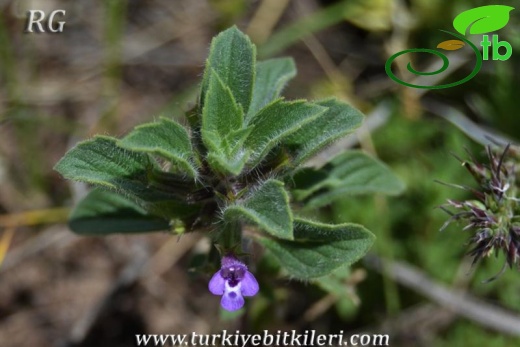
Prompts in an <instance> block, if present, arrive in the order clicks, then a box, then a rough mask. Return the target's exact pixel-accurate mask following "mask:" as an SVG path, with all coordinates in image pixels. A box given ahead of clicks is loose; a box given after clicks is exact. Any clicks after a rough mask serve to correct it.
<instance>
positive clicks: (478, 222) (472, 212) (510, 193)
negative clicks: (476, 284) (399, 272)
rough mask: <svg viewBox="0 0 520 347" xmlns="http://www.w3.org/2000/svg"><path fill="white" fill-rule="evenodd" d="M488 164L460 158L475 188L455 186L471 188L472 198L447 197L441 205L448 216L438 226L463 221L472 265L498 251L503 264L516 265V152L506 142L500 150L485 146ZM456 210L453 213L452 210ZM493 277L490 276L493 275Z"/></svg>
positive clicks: (519, 231)
mask: <svg viewBox="0 0 520 347" xmlns="http://www.w3.org/2000/svg"><path fill="white" fill-rule="evenodd" d="M487 154H488V160H489V163H487V164H482V163H478V162H477V161H476V160H475V159H474V158H472V159H471V160H470V161H462V165H463V166H464V167H466V169H467V170H468V171H469V172H470V174H471V175H472V176H473V177H474V179H475V180H476V181H477V183H478V185H479V187H478V188H476V189H474V188H469V187H466V186H457V187H459V188H463V189H466V190H469V191H471V192H472V193H473V194H474V196H475V199H473V200H467V201H454V200H448V202H447V204H445V205H444V206H441V208H442V209H443V210H444V211H446V212H447V213H449V214H450V215H451V218H450V219H449V220H448V221H447V222H446V223H445V224H444V226H443V227H442V228H441V230H442V229H444V228H445V227H446V226H447V225H448V224H449V223H451V222H452V221H455V220H463V221H465V222H466V223H467V224H466V226H465V227H464V229H463V230H471V231H473V232H474V235H473V236H472V237H471V238H470V239H469V243H470V244H472V248H471V250H470V251H469V252H468V254H469V255H471V256H472V257H473V264H475V263H476V262H477V261H479V260H480V259H481V258H483V257H487V256H489V255H491V254H493V253H494V254H495V255H498V254H499V253H500V252H503V254H504V255H505V256H506V263H505V264H504V268H503V270H504V269H505V266H506V265H508V266H509V267H510V268H512V267H513V266H518V267H520V261H519V259H520V199H519V197H518V181H517V172H516V166H517V165H519V162H520V160H519V159H520V156H519V155H518V154H519V152H518V151H517V150H516V149H514V148H511V147H510V146H509V145H508V146H506V148H505V149H504V150H503V151H502V152H501V153H498V154H497V153H496V152H494V151H493V150H492V149H491V148H490V147H488V148H487ZM454 209H455V210H457V212H453V210H454ZM493 279H494V278H493Z"/></svg>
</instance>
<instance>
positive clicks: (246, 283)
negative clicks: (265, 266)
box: [240, 271, 259, 296]
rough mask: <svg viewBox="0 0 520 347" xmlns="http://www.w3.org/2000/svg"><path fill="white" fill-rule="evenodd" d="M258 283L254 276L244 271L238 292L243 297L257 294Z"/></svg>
mask: <svg viewBox="0 0 520 347" xmlns="http://www.w3.org/2000/svg"><path fill="white" fill-rule="evenodd" d="M258 289H259V287H258V282H257V281H256V278H255V276H253V274H252V273H251V272H249V271H246V274H245V275H244V278H243V279H242V281H240V290H241V292H242V295H244V296H253V295H256V293H258Z"/></svg>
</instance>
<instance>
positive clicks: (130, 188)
mask: <svg viewBox="0 0 520 347" xmlns="http://www.w3.org/2000/svg"><path fill="white" fill-rule="evenodd" d="M116 143H117V140H116V139H114V138H111V137H106V136H95V137H94V138H92V139H90V140H87V141H83V142H80V143H79V144H78V145H76V147H74V148H72V149H71V150H70V151H68V152H67V153H66V154H65V156H64V157H63V158H62V159H61V160H60V161H59V162H58V164H56V166H55V170H56V171H58V172H59V173H61V174H62V175H63V176H64V177H65V178H68V179H73V180H76V181H80V182H87V183H90V184H95V185H99V186H102V187H105V188H108V189H112V190H115V191H117V192H118V193H121V194H123V195H125V196H127V197H129V198H130V199H132V200H135V201H136V202H138V203H139V204H140V205H141V206H142V207H143V208H145V209H146V210H147V211H150V212H152V213H154V214H158V215H161V216H164V217H165V218H181V217H185V216H188V215H191V214H193V213H194V212H195V211H196V210H197V208H199V207H198V206H195V205H193V206H188V205H187V203H186V201H185V200H184V196H185V194H184V193H185V192H186V190H187V189H188V190H189V188H191V187H192V186H193V182H183V184H182V185H180V188H179V189H181V190H182V191H181V192H177V191H175V190H173V191H172V190H171V189H172V188H175V187H174V186H173V185H171V184H170V186H171V188H170V190H164V189H161V188H160V187H157V186H156V178H155V176H157V175H158V174H160V172H158V170H156V168H154V164H153V163H152V161H151V160H150V158H149V156H148V154H146V153H139V152H133V151H129V150H127V149H124V148H121V147H119V146H117V144H116ZM156 171H157V173H156ZM164 174H165V175H167V174H166V173H164ZM170 183H171V182H170ZM157 184H159V182H157Z"/></svg>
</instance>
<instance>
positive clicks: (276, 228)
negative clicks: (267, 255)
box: [224, 179, 293, 240]
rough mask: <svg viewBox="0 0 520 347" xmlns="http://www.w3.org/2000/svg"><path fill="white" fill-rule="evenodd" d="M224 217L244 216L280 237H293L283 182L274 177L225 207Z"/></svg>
mask: <svg viewBox="0 0 520 347" xmlns="http://www.w3.org/2000/svg"><path fill="white" fill-rule="evenodd" d="M224 218H225V219H226V220H227V221H228V222H231V221H232V220H233V219H236V218H245V219H247V220H249V221H251V222H253V223H254V224H256V225H258V226H259V227H260V228H262V229H263V230H265V231H266V232H268V233H269V234H271V235H273V236H276V237H278V238H280V239H287V240H292V238H293V228H292V212H291V208H290V206H289V196H288V195H287V192H286V191H285V189H284V184H283V183H282V182H280V181H277V180H274V179H270V180H268V181H266V182H265V183H264V184H263V185H262V186H260V188H258V189H257V190H254V191H253V192H252V193H251V194H250V195H249V196H247V197H246V198H245V199H244V200H243V201H239V202H238V203H237V204H234V205H230V206H229V207H227V208H226V210H225V211H224Z"/></svg>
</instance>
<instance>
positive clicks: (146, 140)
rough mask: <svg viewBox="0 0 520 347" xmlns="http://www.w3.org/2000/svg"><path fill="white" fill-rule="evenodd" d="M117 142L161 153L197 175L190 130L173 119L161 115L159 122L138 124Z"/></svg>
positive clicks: (120, 144)
mask: <svg viewBox="0 0 520 347" xmlns="http://www.w3.org/2000/svg"><path fill="white" fill-rule="evenodd" d="M117 144H118V146H120V147H123V148H126V149H128V150H131V151H135V152H145V153H152V154H156V155H159V156H161V157H163V158H165V159H168V160H169V161H171V163H172V164H175V165H178V166H179V168H181V170H182V171H183V172H185V173H187V174H188V175H190V176H191V177H197V166H196V165H195V160H194V154H193V149H192V147H191V143H190V138H189V135H188V132H187V131H186V129H184V127H182V126H181V125H180V124H178V123H176V122H175V121H173V120H170V119H167V118H163V117H161V118H160V120H159V121H158V122H154V123H147V124H143V125H140V126H137V127H136V128H135V129H134V130H132V131H131V132H130V133H129V134H128V135H127V136H125V137H124V138H123V139H121V140H120V141H119V142H118V143H117Z"/></svg>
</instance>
